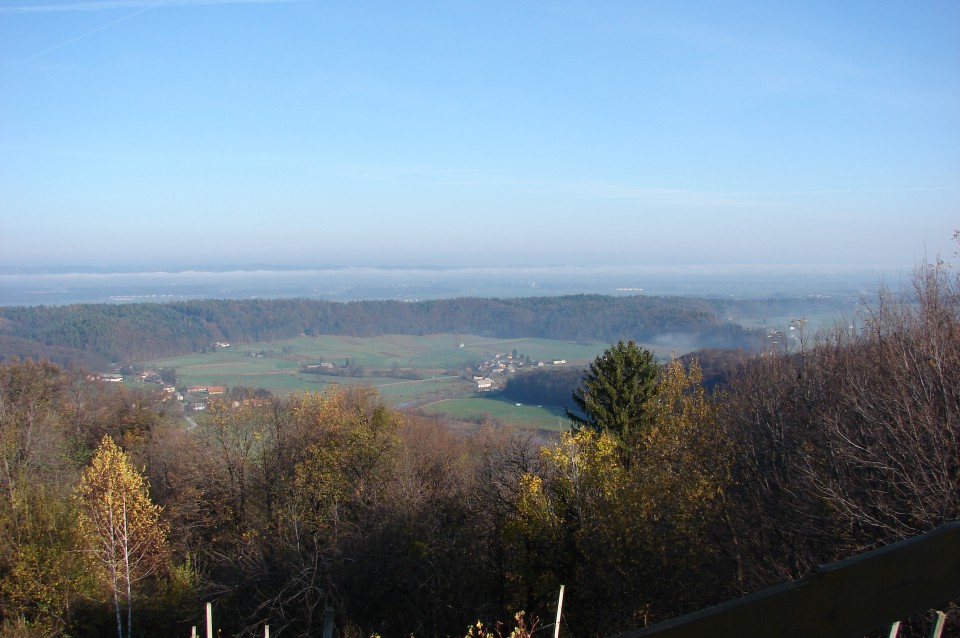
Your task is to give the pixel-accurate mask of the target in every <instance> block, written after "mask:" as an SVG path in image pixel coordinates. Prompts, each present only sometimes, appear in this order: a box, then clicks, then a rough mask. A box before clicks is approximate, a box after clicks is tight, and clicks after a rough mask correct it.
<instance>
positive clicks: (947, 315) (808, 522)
mask: <svg viewBox="0 0 960 638" xmlns="http://www.w3.org/2000/svg"><path fill="white" fill-rule="evenodd" d="M914 283H915V289H914V290H913V291H911V295H910V299H911V300H910V301H909V302H905V301H903V299H904V297H902V296H899V295H897V296H894V295H888V294H884V295H881V296H880V300H879V301H878V303H877V304H876V305H875V306H874V307H872V308H871V309H870V310H871V312H870V314H869V317H870V319H869V321H864V322H862V323H861V324H859V327H858V328H856V329H850V328H846V327H844V328H843V329H837V330H834V331H832V332H830V333H827V334H824V335H821V336H819V337H816V338H814V337H811V336H809V335H801V338H800V339H798V340H796V341H793V342H789V343H783V344H778V345H776V346H771V348H770V349H769V350H768V351H766V352H764V354H763V356H758V357H754V358H751V359H744V360H742V362H741V363H740V365H739V366H738V368H737V369H736V370H735V371H732V372H731V373H730V374H729V376H728V378H727V380H726V384H725V390H724V391H723V392H722V393H721V392H718V393H709V392H707V391H705V389H704V387H703V375H702V372H701V370H700V368H699V366H698V365H697V364H696V363H695V362H693V361H691V362H690V363H689V364H686V365H685V364H684V363H683V362H681V361H680V360H673V361H671V362H669V363H667V364H666V365H662V366H659V374H658V375H657V377H656V379H655V380H653V381H652V382H653V383H655V384H656V385H655V388H654V391H653V393H652V394H651V396H650V399H649V400H648V401H647V402H646V403H645V405H644V406H643V409H644V416H643V419H644V422H645V423H646V424H647V425H646V427H645V428H644V429H638V430H635V431H634V432H633V433H632V434H631V436H630V437H629V438H625V437H622V436H620V437H618V436H617V435H616V433H611V432H607V431H605V430H603V429H602V428H601V429H597V430H592V429H589V428H582V429H579V430H578V431H575V432H574V431H571V432H569V433H565V434H563V435H562V436H560V437H559V439H543V438H540V436H538V435H537V434H536V433H533V432H530V431H523V430H511V429H509V428H500V429H487V428H479V427H478V428H477V429H476V430H474V431H470V432H463V431H456V432H455V431H453V430H452V429H450V428H448V427H445V424H444V423H442V422H438V421H434V420H430V419H426V418H423V417H418V416H415V415H412V414H408V413H403V412H401V411H397V410H394V409H390V408H387V407H385V406H384V405H383V404H382V403H381V402H380V401H379V399H378V397H377V395H376V394H375V392H374V391H372V390H370V389H353V390H330V391H328V392H325V393H299V394H294V395H291V396H290V397H285V398H274V397H269V396H266V395H265V394H263V393H258V394H253V393H250V394H249V395H244V394H242V393H240V394H235V395H233V396H229V397H225V398H224V399H223V400H222V401H219V402H218V401H214V402H213V403H212V405H211V408H210V409H209V410H208V411H207V413H205V414H203V415H197V416H196V417H195V423H196V425H195V426H194V425H193V424H190V423H187V422H185V421H184V420H183V419H182V418H181V417H179V416H175V415H173V414H172V413H168V411H167V407H166V406H167V403H166V402H165V401H163V400H162V397H160V396H156V395H151V394H145V393H141V392H135V391H132V390H130V389H125V388H123V387H118V386H113V385H107V384H103V383H100V382H95V381H89V380H88V379H87V378H86V376H85V375H83V374H82V373H81V372H80V371H79V370H76V369H67V368H63V367H60V366H58V365H55V364H52V363H47V362H42V361H40V362H38V361H32V360H10V361H7V362H5V363H4V364H3V365H2V366H0V456H2V458H0V470H2V471H0V633H2V634H3V635H9V636H23V637H33V636H66V635H70V636H76V637H78V638H79V637H82V636H97V637H102V636H108V635H118V628H119V631H120V633H121V634H122V635H126V634H127V632H129V633H130V635H132V636H187V635H189V633H190V627H191V625H197V626H202V625H203V614H204V608H203V605H204V603H205V602H207V601H210V602H212V603H213V605H214V616H215V619H216V623H217V625H218V627H219V628H220V629H221V630H222V635H223V636H255V635H263V626H264V625H266V624H269V626H270V632H271V636H281V637H282V636H310V635H317V634H318V633H319V629H320V626H321V625H322V618H323V614H324V610H325V609H326V608H328V607H329V608H331V609H333V610H334V612H335V615H336V619H337V621H336V626H337V635H338V636H342V637H344V638H347V637H349V638H363V637H365V636H370V635H373V634H374V633H377V634H379V635H384V636H396V635H411V634H412V635H414V636H422V637H428V636H463V635H464V634H465V633H466V632H467V627H468V625H472V624H473V623H475V622H476V621H477V619H478V618H479V619H481V620H483V622H484V623H487V625H488V626H492V625H491V623H493V622H495V621H497V620H502V621H508V622H509V623H510V624H508V625H507V626H506V628H505V631H504V635H506V633H508V632H509V628H510V627H511V626H512V624H513V622H515V621H513V620H512V619H514V618H519V619H520V622H522V623H523V624H525V625H526V626H527V627H529V626H530V625H531V624H532V623H533V622H534V618H535V617H536V618H539V619H541V622H544V619H546V622H549V621H552V614H553V613H554V610H555V604H556V597H557V592H558V590H559V587H560V585H564V586H565V587H566V598H565V602H564V628H565V629H564V631H565V633H566V635H571V636H601V635H609V634H611V633H616V632H618V631H622V630H626V629H631V628H635V627H639V626H642V625H644V624H647V623H652V622H657V621H659V620H662V619H665V618H669V617H671V616H675V615H678V614H682V613H684V612H688V611H692V610H695V609H699V608H702V607H704V606H707V605H710V604H712V603H716V602H720V601H723V600H725V599H729V598H733V597H736V596H739V595H742V594H745V593H749V592H753V591H757V590H759V589H762V588H764V587H767V586H770V585H773V584H776V583H780V582H783V581H784V580H787V579H793V578H798V577H801V576H803V575H805V574H808V573H810V572H811V571H812V570H813V569H815V568H816V566H817V565H819V564H823V563H828V562H832V561H835V560H837V559H840V558H843V557H846V556H849V555H852V554H854V553H857V552H861V551H864V550H866V549H870V548H874V547H878V546H881V545H884V544H887V543H890V542H893V541H896V540H899V539H902V538H905V537H908V536H911V535H913V534H917V533H921V532H924V531H927V530H930V529H932V528H934V527H936V526H937V525H939V524H941V523H943V522H945V521H950V520H955V519H958V518H960V328H958V326H960V276H958V275H957V274H956V273H952V272H950V271H949V270H947V269H945V268H942V267H931V268H929V269H924V270H922V271H920V272H919V273H918V274H917V276H916V279H915V282H914ZM574 301H579V302H582V303H584V304H585V306H586V307H588V308H590V307H591V304H592V303H597V304H600V303H606V302H607V300H603V299H594V298H581V299H579V300H574ZM293 303H294V304H296V303H300V302H293ZM456 303H464V304H467V305H469V304H470V302H469V301H462V300H461V301H458V302H456ZM517 303H518V304H519V306H511V305H510V304H508V303H507V302H503V304H504V305H503V306H498V305H497V304H492V305H491V306H490V307H489V308H490V309H493V308H498V307H499V308H509V309H510V310H509V311H507V310H504V313H505V314H508V315H515V316H516V317H517V318H518V319H517V320H518V321H519V320H521V318H522V317H523V316H525V315H524V313H523V312H522V311H521V310H520V309H518V308H524V307H526V306H524V305H523V304H527V303H529V304H534V305H535V304H536V303H540V301H537V302H534V301H529V300H528V301H521V302H517ZM542 303H543V304H545V307H544V308H541V309H540V311H539V312H533V311H532V310H530V315H538V314H549V312H550V310H549V309H551V308H552V309H553V311H555V312H557V313H559V314H562V313H561V309H563V308H567V310H566V311H565V312H573V310H572V308H573V307H574V306H576V303H574V302H573V301H571V304H570V307H569V308H568V307H567V305H566V302H564V301H558V300H544V301H542ZM618 303H624V304H631V303H638V302H637V301H636V300H627V301H622V302H618ZM234 304H236V305H237V306H238V307H243V308H247V306H245V304H243V303H241V302H216V303H213V304H210V305H207V304H201V303H198V304H187V305H184V306H173V305H171V306H153V307H147V306H126V307H117V313H118V314H117V315H116V316H117V317H122V316H124V317H125V316H127V315H124V313H136V312H141V313H145V314H149V313H152V312H158V313H172V315H171V316H173V315H176V316H179V317H181V320H182V322H183V325H184V326H190V325H193V324H192V323H191V322H193V321H198V322H201V324H202V325H206V326H212V325H217V326H220V323H219V322H221V321H223V322H224V326H227V325H231V324H228V323H226V322H227V315H228V314H229V308H230V307H231V306H232V305H234ZM278 305H279V306H282V305H283V304H281V303H280V302H278ZM257 307H258V308H260V310H258V311H257V313H258V314H259V313H260V312H264V309H266V308H270V307H271V304H269V303H264V304H260V305H258V306H257ZM361 307H362V306H361V305H357V306H353V305H350V304H348V305H346V306H344V308H349V309H350V312H354V311H356V312H357V313H360V310H359V309H360V308H361ZM375 307H379V306H375ZM187 308H195V309H196V313H197V314H195V315H189V314H188V313H187V312H186V309H187ZM336 308H338V307H337V306H333V305H331V306H330V308H329V309H330V312H331V313H335V312H336V310H335V309H336ZM411 308H413V306H411ZM429 308H431V305H429V304H428V305H425V306H422V307H419V308H417V309H415V310H411V312H413V313H415V314H421V313H422V314H427V315H429V314H430V312H429ZM203 309H206V310H203ZM94 310H96V311H100V312H104V313H105V314H104V315H100V316H107V314H106V313H108V311H107V309H100V308H96V309H94ZM368 310H369V308H368ZM491 311H492V310H491ZM44 312H48V313H50V317H53V316H54V314H56V313H55V309H44ZM91 312H93V311H91ZM203 312H207V313H208V314H206V315H204V314H203ZM579 312H580V311H577V313H579ZM591 312H596V307H594V308H593V309H592V310H591V311H589V312H586V311H585V312H584V313H583V316H587V315H589V314H590V313H591ZM292 314H296V313H292ZM443 314H444V315H447V314H448V313H446V312H445V313H443ZM470 314H471V313H469V312H466V311H465V312H464V315H463V316H464V317H467V316H469V315H470ZM11 316H12V317H18V316H20V317H22V316H25V315H16V313H14V314H13V315H5V321H13V320H14V319H11V318H10V317H11ZM191 316H192V317H194V319H190V318H189V317H191ZM358 316H359V314H358ZM118 320H119V319H118ZM528 320H529V321H530V322H531V324H530V325H533V323H534V319H533V318H532V317H528ZM264 321H265V320H264ZM368 321H369V322H370V323H367V324H361V325H367V326H373V325H376V320H374V319H370V320H368ZM598 321H602V320H599V319H598ZM95 323H96V322H94V325H95ZM574 323H575V321H573V323H571V325H573V324H574ZM55 324H56V322H55V321H53V320H52V319H51V320H49V321H47V322H46V323H43V322H38V325H37V328H38V330H39V329H41V328H42V327H43V326H44V325H46V326H47V327H46V328H43V329H45V330H52V329H53V328H52V326H54V325H55ZM61 325H62V324H61ZM94 325H89V326H88V329H89V331H90V333H91V334H96V332H97V331H96V329H95V328H94ZM264 325H266V323H264ZM410 325H411V326H412V325H413V323H411V324H410ZM614 325H617V326H620V324H616V322H614V323H612V324H611V327H610V329H611V330H612V331H613V333H616V332H617V331H619V330H620V329H625V328H624V326H625V325H626V324H623V325H622V326H620V327H613V326H614ZM645 325H646V324H645ZM221 327H223V326H221ZM221 327H218V328H217V329H218V330H219V329H221ZM229 329H230V330H239V328H235V327H230V328H229ZM244 329H252V327H251V325H247V326H246V328H244ZM285 329H286V328H285ZM300 329H301V330H303V329H306V326H301V328H300ZM355 329H356V330H361V328H360V327H356V328H355ZM364 329H373V328H364ZM174 332H176V331H174ZM187 333H189V330H188V329H187V328H184V329H183V330H182V331H181V332H180V333H179V334H187ZM227 334H236V333H232V332H226V333H223V336H227ZM611 334H612V333H611ZM266 336H267V335H261V338H263V337H266ZM231 338H232V337H231ZM111 504H112V505H111ZM118 504H123V509H117V508H118V507H119V505H118ZM111 507H113V508H114V509H111ZM121 514H122V516H121ZM121 518H122V520H123V521H124V526H123V527H122V528H118V527H117V526H116V525H113V526H111V525H110V524H109V523H110V521H116V520H120V519H121ZM118 529H120V531H121V532H122V533H118V531H117V530H118ZM107 541H109V543H108V542H107ZM105 548H109V549H105ZM127 585H129V587H128V586H127ZM949 611H950V620H949V629H948V630H949V631H951V632H953V633H952V635H957V632H958V624H957V606H956V605H954V606H952V607H951V608H950V610H949ZM521 612H522V613H521ZM131 627H132V631H131ZM911 630H915V631H922V632H926V631H927V630H928V629H927V626H926V625H923V626H919V627H914V628H911V626H910V623H909V622H908V623H907V624H906V625H905V626H904V627H903V629H902V630H901V631H902V632H903V633H906V632H909V631H911ZM917 635H919V634H917Z"/></svg>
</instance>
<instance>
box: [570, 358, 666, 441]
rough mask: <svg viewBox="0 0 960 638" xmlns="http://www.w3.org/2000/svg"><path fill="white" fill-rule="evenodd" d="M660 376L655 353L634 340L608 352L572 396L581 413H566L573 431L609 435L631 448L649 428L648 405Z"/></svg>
mask: <svg viewBox="0 0 960 638" xmlns="http://www.w3.org/2000/svg"><path fill="white" fill-rule="evenodd" d="M659 372H660V368H659V366H658V365H657V363H656V361H655V360H654V357H653V353H652V352H650V351H649V350H647V349H645V348H641V347H639V346H638V345H637V344H636V343H634V342H633V341H632V340H631V341H628V342H626V343H624V342H623V341H620V342H618V343H617V344H616V345H614V346H611V347H610V348H607V349H606V350H605V351H604V352H603V354H602V355H600V356H598V357H597V358H596V359H595V360H594V362H593V363H591V364H590V367H589V368H588V369H587V372H586V374H585V375H584V377H583V380H582V381H581V383H580V386H579V387H578V388H577V389H576V390H574V392H573V401H574V403H576V405H577V408H578V409H579V410H578V412H572V411H570V410H567V416H568V417H569V418H570V419H571V420H572V421H573V427H574V429H575V430H582V429H589V430H593V431H596V432H609V433H610V434H611V435H612V436H613V437H614V438H615V439H617V440H619V441H620V442H621V443H623V444H624V445H626V446H631V445H632V444H633V443H635V442H636V441H637V439H638V436H639V435H640V434H641V433H642V432H643V431H644V430H645V429H646V428H647V427H648V425H649V419H648V418H647V402H648V401H649V400H650V398H651V397H652V396H654V395H655V394H656V391H657V375H658V374H659Z"/></svg>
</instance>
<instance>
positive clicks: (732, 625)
mask: <svg viewBox="0 0 960 638" xmlns="http://www.w3.org/2000/svg"><path fill="white" fill-rule="evenodd" d="M957 599H960V521H955V522H952V523H946V524H944V525H941V526H940V527H937V528H936V529H934V530H932V531H930V532H927V533H926V534H921V535H919V536H914V537H912V538H908V539H906V540H903V541H900V542H898V543H894V544H892V545H887V546H885V547H881V548H879V549H876V550H873V551H870V552H866V553H864V554H859V555H857V556H854V557H852V558H848V559H846V560H843V561H840V562H837V563H832V564H830V565H825V566H822V567H820V568H818V569H817V570H816V571H815V572H814V573H812V574H810V575H809V576H807V577H805V578H803V579H801V580H798V581H793V582H789V583H783V584H781V585H777V586H776V587H772V588H770V589H765V590H763V591H760V592H757V593H755V594H751V595H749V596H745V597H743V598H738V599H736V600H732V601H729V602H726V603H723V604H720V605H717V606H715V607H710V608H708V609H704V610H701V611H698V612H694V613H692V614H688V615H686V616H682V617H680V618H674V619H671V620H667V621H665V622H662V623H658V624H656V625H651V626H649V627H644V628H642V629H636V630H633V631H628V632H626V633H623V634H620V635H619V636H617V637H616V638H641V637H642V638H652V637H655V638H699V637H703V638H707V637H709V638H728V637H729V638H801V637H802V638H821V637H823V638H858V637H860V636H863V635H865V634H867V633H870V632H873V631H878V630H885V629H886V628H888V627H889V628H890V634H889V635H890V638H894V637H895V636H896V635H897V631H898V630H899V621H900V620H901V619H904V618H908V617H910V616H913V615H915V614H918V613H922V612H925V611H927V610H937V609H943V608H944V606H946V605H947V604H948V603H949V602H950V601H955V600H957ZM943 623H944V614H943V612H942V611H937V612H935V617H934V620H933V627H932V628H931V634H930V635H931V636H933V637H934V638H938V637H939V635H940V631H942V628H943Z"/></svg>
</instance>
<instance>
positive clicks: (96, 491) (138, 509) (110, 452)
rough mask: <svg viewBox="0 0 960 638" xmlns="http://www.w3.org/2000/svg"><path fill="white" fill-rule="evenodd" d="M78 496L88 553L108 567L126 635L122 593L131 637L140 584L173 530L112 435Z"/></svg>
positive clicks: (155, 564) (158, 559)
mask: <svg viewBox="0 0 960 638" xmlns="http://www.w3.org/2000/svg"><path fill="white" fill-rule="evenodd" d="M74 497H75V499H76V501H77V502H78V504H79V506H80V517H79V525H80V530H81V534H82V536H83V538H84V540H85V541H86V548H87V552H88V555H89V556H91V557H92V558H93V559H94V564H96V565H97V566H98V567H99V568H100V569H101V570H102V573H103V574H104V576H105V578H106V581H107V585H108V587H109V590H110V593H111V596H112V598H113V606H114V611H115V614H116V621H117V636H118V638H123V636H124V631H123V621H122V615H121V597H122V598H123V605H125V606H126V612H127V614H126V616H127V619H126V635H127V638H130V637H131V636H132V635H133V628H132V624H133V588H134V585H136V584H137V583H139V582H141V581H143V580H144V579H146V578H147V577H149V576H150V575H151V574H153V573H155V572H156V571H157V570H158V569H159V568H160V567H161V566H162V565H163V558H164V553H165V548H166V534H167V529H166V526H165V524H164V523H163V521H161V520H160V508H159V507H158V506H157V505H154V504H153V503H152V502H151V500H150V495H149V493H148V487H147V483H146V481H145V480H144V478H143V477H142V476H141V475H140V473H138V472H137V471H136V470H135V469H134V468H133V467H132V466H131V465H130V462H129V461H128V459H127V456H126V454H125V453H124V452H123V450H121V449H120V448H119V447H118V446H117V445H116V444H115V443H114V442H113V440H112V439H111V438H110V437H108V436H104V437H103V441H102V442H101V443H100V447H99V448H98V449H97V451H96V453H95V454H94V456H93V459H92V460H91V461H90V465H89V466H88V467H87V468H86V469H85V470H84V472H83V475H82V476H81V478H80V482H79V484H78V485H77V487H76V490H75V492H74Z"/></svg>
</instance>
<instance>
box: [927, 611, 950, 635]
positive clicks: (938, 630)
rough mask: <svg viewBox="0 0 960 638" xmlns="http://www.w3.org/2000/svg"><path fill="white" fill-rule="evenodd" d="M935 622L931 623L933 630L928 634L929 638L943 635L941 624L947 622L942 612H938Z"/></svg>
mask: <svg viewBox="0 0 960 638" xmlns="http://www.w3.org/2000/svg"><path fill="white" fill-rule="evenodd" d="M936 613H937V620H936V621H935V622H934V623H933V630H932V631H931V632H930V638H940V634H942V633H943V623H944V622H945V621H946V620H947V615H946V614H945V613H943V612H942V611H938V612H936Z"/></svg>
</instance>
